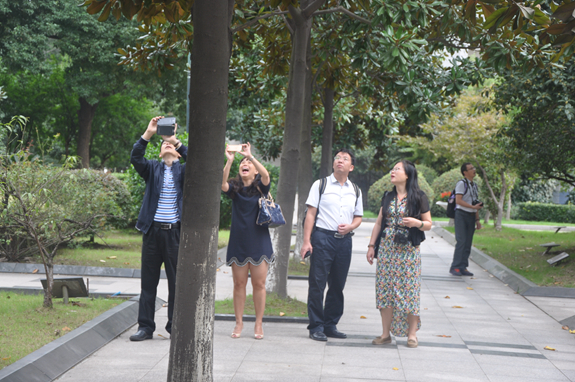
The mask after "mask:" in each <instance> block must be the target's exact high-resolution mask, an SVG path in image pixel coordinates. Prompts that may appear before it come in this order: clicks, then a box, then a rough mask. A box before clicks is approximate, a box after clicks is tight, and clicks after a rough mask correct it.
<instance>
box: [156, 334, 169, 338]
mask: <svg viewBox="0 0 575 382" xmlns="http://www.w3.org/2000/svg"><path fill="white" fill-rule="evenodd" d="M158 337H162V338H165V339H168V337H166V336H163V335H161V334H160V333H158Z"/></svg>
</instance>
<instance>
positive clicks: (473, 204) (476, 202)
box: [471, 200, 483, 207]
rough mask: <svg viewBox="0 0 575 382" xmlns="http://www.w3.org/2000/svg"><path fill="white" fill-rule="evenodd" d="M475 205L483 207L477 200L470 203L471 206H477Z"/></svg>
mask: <svg viewBox="0 0 575 382" xmlns="http://www.w3.org/2000/svg"><path fill="white" fill-rule="evenodd" d="M477 204H479V205H480V206H481V207H483V202H480V201H479V200H474V201H472V202H471V205H472V206H475V205H477Z"/></svg>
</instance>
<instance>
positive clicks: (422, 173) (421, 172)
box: [417, 164, 438, 196]
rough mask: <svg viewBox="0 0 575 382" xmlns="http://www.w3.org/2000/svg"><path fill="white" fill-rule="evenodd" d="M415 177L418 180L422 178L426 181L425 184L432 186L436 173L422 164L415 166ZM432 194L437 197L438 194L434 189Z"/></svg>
mask: <svg viewBox="0 0 575 382" xmlns="http://www.w3.org/2000/svg"><path fill="white" fill-rule="evenodd" d="M417 175H418V177H419V178H422V177H423V178H425V180H427V183H429V184H433V181H434V180H435V178H437V171H435V170H434V169H432V168H431V167H428V166H426V165H424V164H418V165H417ZM433 192H434V193H435V195H436V196H437V195H438V193H437V192H436V191H435V189H434V190H433Z"/></svg>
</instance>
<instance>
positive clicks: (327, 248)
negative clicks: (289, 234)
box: [301, 149, 363, 341]
mask: <svg viewBox="0 0 575 382" xmlns="http://www.w3.org/2000/svg"><path fill="white" fill-rule="evenodd" d="M354 163H355V157H354V155H353V154H352V153H351V151H349V150H348V149H341V150H339V151H338V152H337V154H336V155H335V158H334V162H333V174H332V175H330V176H329V177H328V178H327V181H326V182H325V190H324V191H323V193H320V183H321V181H320V180H317V181H315V183H314V184H313V185H312V187H311V189H310V192H309V196H308V198H307V201H306V205H307V214H306V218H305V224H304V231H303V232H304V233H303V245H302V248H301V256H302V258H304V257H305V255H306V253H308V252H309V253H310V256H311V261H310V270H309V290H308V298H307V308H308V316H309V326H308V330H309V332H310V334H309V337H310V338H311V339H313V340H316V341H327V337H334V338H347V336H346V335H345V334H344V333H342V332H340V331H338V330H337V323H338V322H339V319H340V318H341V316H342V315H343V288H344V287H345V282H346V279H347V273H348V271H349V265H350V263H351V246H352V243H351V236H352V235H353V232H352V231H353V230H354V229H356V228H357V227H359V225H360V224H361V217H362V216H363V202H362V197H361V191H360V190H359V188H357V186H355V185H354V184H353V183H352V182H351V181H350V180H349V179H348V175H349V173H350V172H351V171H353V165H354ZM318 211H319V212H318ZM316 217H317V221H316ZM314 227H315V229H314ZM326 283H327V285H328V291H327V295H326V298H325V307H324V302H323V296H324V290H325V287H326Z"/></svg>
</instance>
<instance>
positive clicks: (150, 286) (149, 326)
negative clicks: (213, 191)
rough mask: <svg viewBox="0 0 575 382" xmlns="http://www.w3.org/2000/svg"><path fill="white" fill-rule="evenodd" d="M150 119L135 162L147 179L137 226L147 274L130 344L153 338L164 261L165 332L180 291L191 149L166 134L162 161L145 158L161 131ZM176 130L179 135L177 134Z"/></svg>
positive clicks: (143, 276) (133, 157) (134, 152)
mask: <svg viewBox="0 0 575 382" xmlns="http://www.w3.org/2000/svg"><path fill="white" fill-rule="evenodd" d="M160 118H163V117H155V118H152V120H151V121H150V123H149V125H148V128H147V129H146V132H145V133H144V134H143V135H142V137H141V138H140V139H139V140H138V141H137V142H136V143H135V144H134V148H133V149H132V154H131V157H130V161H131V162H132V164H133V165H134V168H135V169H136V171H137V172H138V174H139V175H140V176H141V177H142V178H143V179H144V180H145V181H146V192H145V194H144V200H143V201H142V207H141V209H140V214H139V215H138V221H137V223H136V228H137V229H138V230H140V231H141V232H142V233H143V244H142V274H141V292H140V305H139V311H138V331H137V332H136V333H135V334H134V335H132V336H131V337H130V340H131V341H143V340H148V339H152V335H153V333H154V331H155V330H156V324H155V322H154V314H155V311H156V309H155V305H156V291H157V287H158V283H159V281H160V272H161V267H162V263H163V264H164V268H165V270H166V276H167V277H168V292H169V294H168V323H167V324H166V331H167V332H168V333H170V334H171V332H172V316H173V312H174V297H175V292H176V267H177V261H178V250H179V246H180V218H181V216H182V198H183V187H184V174H185V166H186V165H185V164H181V163H180V161H179V159H180V158H182V159H184V160H185V159H186V156H187V153H188V149H187V147H186V146H184V145H182V142H180V141H179V140H178V139H177V138H176V137H175V135H172V136H169V137H168V136H162V139H163V140H164V141H163V142H162V147H161V150H160V158H162V161H161V162H160V161H157V160H148V159H146V158H145V157H144V155H145V153H146V147H147V145H148V143H149V142H150V139H151V138H152V136H153V135H154V134H156V132H157V128H158V120H159V119H160ZM174 132H175V131H174Z"/></svg>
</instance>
